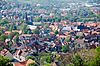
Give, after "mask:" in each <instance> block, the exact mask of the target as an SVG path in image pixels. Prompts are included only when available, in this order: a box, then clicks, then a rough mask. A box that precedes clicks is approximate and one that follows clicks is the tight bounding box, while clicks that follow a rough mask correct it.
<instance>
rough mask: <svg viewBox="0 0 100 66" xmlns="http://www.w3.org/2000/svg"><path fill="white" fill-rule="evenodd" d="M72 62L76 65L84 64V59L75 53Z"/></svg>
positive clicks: (81, 65)
mask: <svg viewBox="0 0 100 66" xmlns="http://www.w3.org/2000/svg"><path fill="white" fill-rule="evenodd" d="M72 62H73V64H74V66H84V61H83V59H82V58H81V57H80V55H78V54H75V55H74V56H73V58H72Z"/></svg>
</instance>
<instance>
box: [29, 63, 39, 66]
mask: <svg viewBox="0 0 100 66" xmlns="http://www.w3.org/2000/svg"><path fill="white" fill-rule="evenodd" d="M29 66H38V65H37V64H36V63H31V64H29Z"/></svg>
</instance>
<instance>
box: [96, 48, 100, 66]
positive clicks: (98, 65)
mask: <svg viewBox="0 0 100 66" xmlns="http://www.w3.org/2000/svg"><path fill="white" fill-rule="evenodd" d="M96 52H97V54H96V57H95V63H96V66H100V46H99V47H97V48H96Z"/></svg>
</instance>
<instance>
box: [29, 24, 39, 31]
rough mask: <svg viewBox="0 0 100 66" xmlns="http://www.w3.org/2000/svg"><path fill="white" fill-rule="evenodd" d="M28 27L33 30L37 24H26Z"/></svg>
mask: <svg viewBox="0 0 100 66" xmlns="http://www.w3.org/2000/svg"><path fill="white" fill-rule="evenodd" d="M28 27H29V28H30V29H31V30H34V29H36V28H37V26H34V25H28Z"/></svg>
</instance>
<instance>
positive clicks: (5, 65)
mask: <svg viewBox="0 0 100 66" xmlns="http://www.w3.org/2000/svg"><path fill="white" fill-rule="evenodd" d="M10 61H11V60H10V59H9V58H7V57H4V56H1V55H0V66H12V64H9V63H10Z"/></svg>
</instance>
